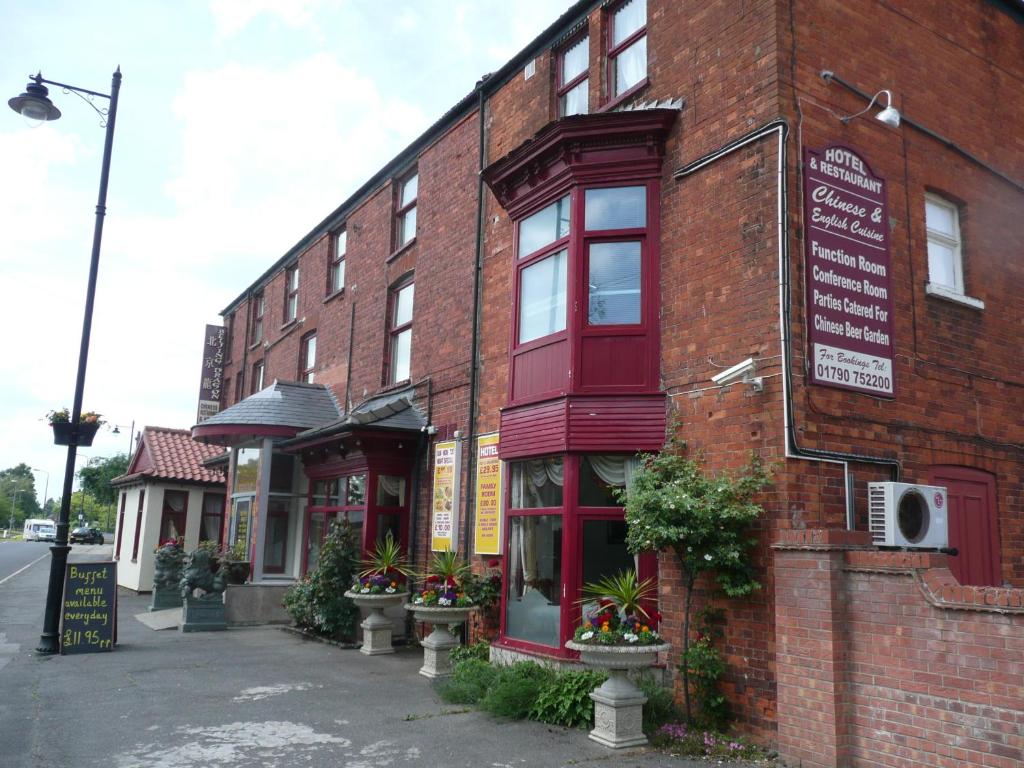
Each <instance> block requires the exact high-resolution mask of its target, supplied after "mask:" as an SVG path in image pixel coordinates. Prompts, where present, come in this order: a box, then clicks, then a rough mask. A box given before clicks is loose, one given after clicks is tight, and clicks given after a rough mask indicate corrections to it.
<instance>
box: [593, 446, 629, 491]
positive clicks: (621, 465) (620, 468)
mask: <svg viewBox="0 0 1024 768" xmlns="http://www.w3.org/2000/svg"><path fill="white" fill-rule="evenodd" d="M586 458H587V461H589V462H590V466H591V468H592V469H593V470H594V474H595V475H597V476H598V477H599V478H601V480H603V481H604V482H606V483H608V485H614V486H617V487H619V488H628V487H629V486H630V485H631V484H632V482H633V473H634V472H636V470H637V468H638V467H639V466H640V459H638V458H637V457H636V456H601V455H596V454H595V455H590V456H587V457H586Z"/></svg>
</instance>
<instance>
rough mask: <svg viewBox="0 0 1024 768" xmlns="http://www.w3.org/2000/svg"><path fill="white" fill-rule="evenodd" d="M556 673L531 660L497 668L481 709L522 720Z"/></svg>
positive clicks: (527, 715)
mask: <svg viewBox="0 0 1024 768" xmlns="http://www.w3.org/2000/svg"><path fill="white" fill-rule="evenodd" d="M553 678H554V673H553V672H552V671H551V670H550V669H548V668H547V667H542V666H541V665H540V664H535V663H534V662H532V661H522V662H519V663H518V664H513V665H512V666H510V667H502V668H500V669H499V670H498V675H497V679H495V680H494V682H493V684H492V685H491V687H490V689H489V690H488V691H487V695H486V696H484V698H483V699H481V700H480V708H481V709H483V710H484V711H485V712H488V713H490V714H492V715H495V716H496V717H508V718H511V719H513V720H522V719H524V718H526V717H529V715H530V710H531V709H532V708H533V704H534V702H535V701H536V700H537V693H538V691H540V690H542V689H543V688H544V687H545V686H547V685H549V684H550V682H551V680H552V679H553Z"/></svg>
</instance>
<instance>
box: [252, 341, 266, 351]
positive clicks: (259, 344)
mask: <svg viewBox="0 0 1024 768" xmlns="http://www.w3.org/2000/svg"><path fill="white" fill-rule="evenodd" d="M262 346H263V339H260V340H259V341H257V342H255V343H253V344H250V345H249V351H250V352H252V351H253V350H254V349H256V348H257V347H262Z"/></svg>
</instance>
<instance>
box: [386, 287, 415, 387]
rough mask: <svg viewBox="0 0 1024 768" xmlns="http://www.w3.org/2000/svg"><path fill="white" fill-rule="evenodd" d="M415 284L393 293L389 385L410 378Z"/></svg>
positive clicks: (389, 327) (389, 339) (389, 323)
mask: <svg viewBox="0 0 1024 768" xmlns="http://www.w3.org/2000/svg"><path fill="white" fill-rule="evenodd" d="M414 288H415V284H414V283H412V282H408V283H405V284H403V285H400V286H399V287H397V288H395V289H393V290H392V291H391V296H390V302H389V305H390V306H389V316H390V317H389V322H388V375H387V381H388V383H389V384H397V383H398V382H400V381H406V380H408V378H409V362H410V359H411V358H412V303H413V289H414Z"/></svg>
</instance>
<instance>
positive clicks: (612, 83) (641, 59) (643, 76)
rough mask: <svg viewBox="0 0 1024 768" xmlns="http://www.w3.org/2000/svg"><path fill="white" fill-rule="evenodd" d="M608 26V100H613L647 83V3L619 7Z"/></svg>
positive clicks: (640, 1) (630, 0)
mask: <svg viewBox="0 0 1024 768" xmlns="http://www.w3.org/2000/svg"><path fill="white" fill-rule="evenodd" d="M608 26H609V30H608V83H609V88H608V91H609V93H608V96H609V98H610V99H612V100H614V99H616V98H619V97H620V96H623V95H624V94H626V93H628V92H629V91H631V90H633V89H634V88H637V87H639V86H640V85H642V84H643V83H644V82H646V80H647V0H626V2H624V3H620V4H619V5H618V6H616V7H615V8H614V9H613V10H612V11H611V13H610V15H609V25H608Z"/></svg>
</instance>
